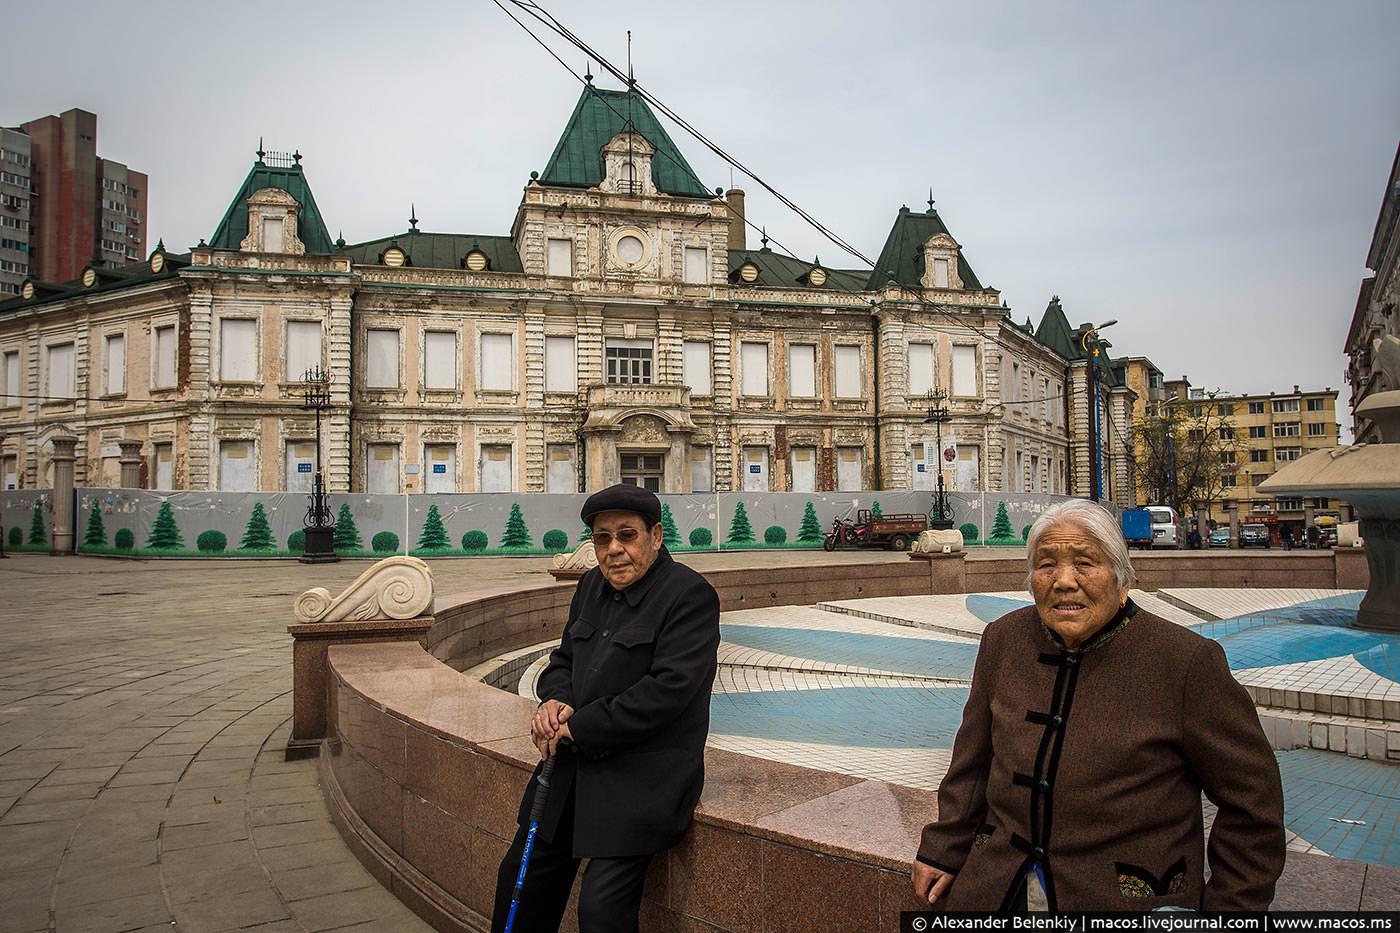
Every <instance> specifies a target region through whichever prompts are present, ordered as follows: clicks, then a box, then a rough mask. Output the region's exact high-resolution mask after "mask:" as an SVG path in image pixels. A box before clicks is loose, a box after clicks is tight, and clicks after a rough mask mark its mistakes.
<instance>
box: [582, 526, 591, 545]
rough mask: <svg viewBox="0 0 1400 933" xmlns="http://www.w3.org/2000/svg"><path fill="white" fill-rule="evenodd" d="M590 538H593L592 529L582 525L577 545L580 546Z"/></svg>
mask: <svg viewBox="0 0 1400 933" xmlns="http://www.w3.org/2000/svg"><path fill="white" fill-rule="evenodd" d="M592 537H593V529H592V528H589V527H588V526H587V525H584V526H583V531H580V532H579V533H578V543H579V544H582V543H583V542H585V541H587V540H588V539H590V538H592Z"/></svg>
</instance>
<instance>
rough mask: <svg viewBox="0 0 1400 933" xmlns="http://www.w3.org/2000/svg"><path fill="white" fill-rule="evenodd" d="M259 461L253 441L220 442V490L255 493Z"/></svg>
mask: <svg viewBox="0 0 1400 933" xmlns="http://www.w3.org/2000/svg"><path fill="white" fill-rule="evenodd" d="M257 475H258V474H257V461H256V459H255V458H254V456H253V442H252V441H220V442H219V489H220V490H222V491H224V492H253V491H254V490H256V489H257V488H258V486H257Z"/></svg>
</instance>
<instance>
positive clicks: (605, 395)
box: [588, 383, 690, 411]
mask: <svg viewBox="0 0 1400 933" xmlns="http://www.w3.org/2000/svg"><path fill="white" fill-rule="evenodd" d="M603 408H611V409H629V408H659V409H663V410H670V411H684V410H686V409H688V408H690V387H689V386H685V385H681V384H680V383H653V384H651V385H614V384H595V385H591V386H589V387H588V409H589V411H597V410H598V409H603Z"/></svg>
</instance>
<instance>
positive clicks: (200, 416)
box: [176, 283, 218, 489]
mask: <svg viewBox="0 0 1400 933" xmlns="http://www.w3.org/2000/svg"><path fill="white" fill-rule="evenodd" d="M213 326H214V294H213V292H212V290H211V289H210V287H209V286H208V285H207V284H205V283H200V284H198V285H195V286H194V287H192V288H191V289H190V328H189V346H188V347H186V348H185V352H186V354H187V358H188V359H189V367H190V377H189V385H188V387H187V389H186V391H187V392H188V394H189V399H190V402H191V406H190V407H191V412H190V433H189V445H188V447H187V449H186V451H185V488H186V489H214V488H216V486H217V484H218V479H217V477H216V476H215V473H214V467H213V464H211V463H210V459H211V457H212V453H211V451H212V444H213V428H214V419H213V417H212V415H211V414H210V413H209V367H210V365H211V362H212V361H211V359H210V334H211V332H212V330H213ZM176 485H177V486H178V485H179V481H178V479H177V480H176Z"/></svg>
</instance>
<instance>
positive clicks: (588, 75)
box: [583, 58, 593, 86]
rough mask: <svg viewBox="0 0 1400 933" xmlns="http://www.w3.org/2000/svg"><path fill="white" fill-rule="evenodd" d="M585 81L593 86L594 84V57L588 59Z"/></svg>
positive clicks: (584, 73) (584, 68)
mask: <svg viewBox="0 0 1400 933" xmlns="http://www.w3.org/2000/svg"><path fill="white" fill-rule="evenodd" d="M583 82H584V83H585V84H587V85H590V86H592V84H593V59H591V58H590V59H589V60H588V64H586V65H584V67H583Z"/></svg>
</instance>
